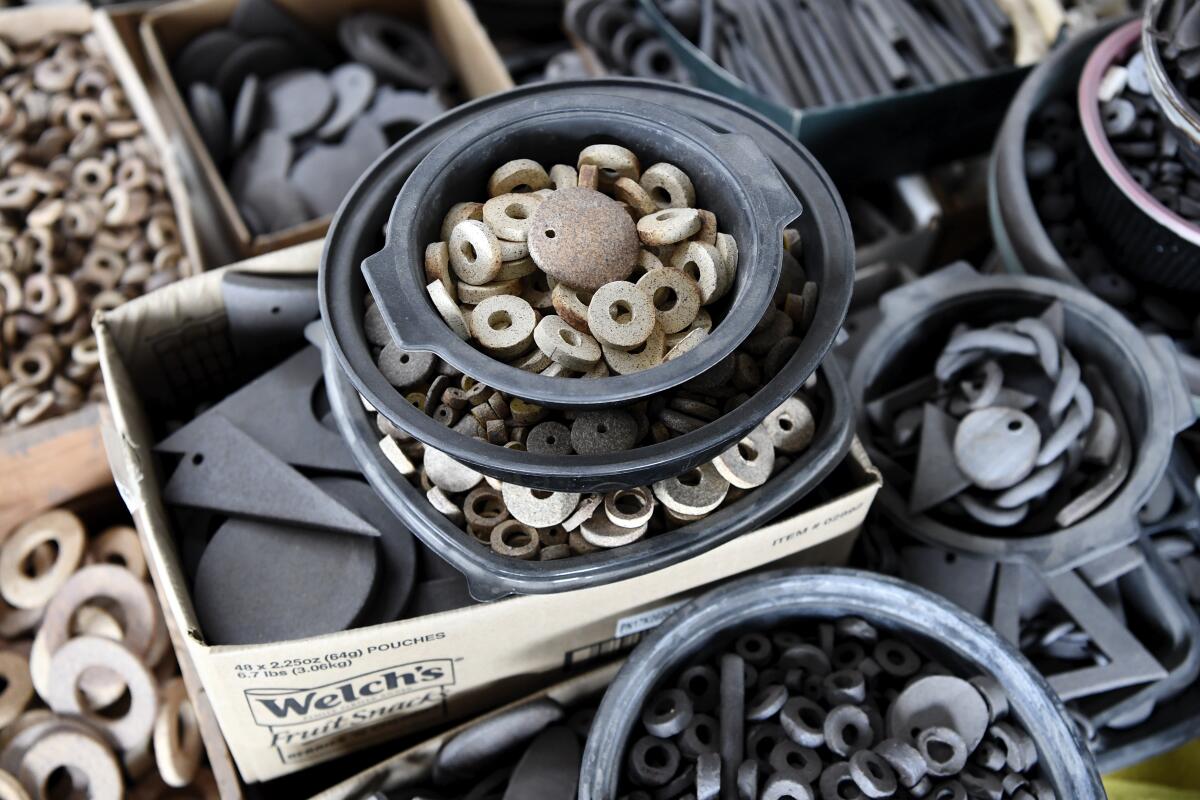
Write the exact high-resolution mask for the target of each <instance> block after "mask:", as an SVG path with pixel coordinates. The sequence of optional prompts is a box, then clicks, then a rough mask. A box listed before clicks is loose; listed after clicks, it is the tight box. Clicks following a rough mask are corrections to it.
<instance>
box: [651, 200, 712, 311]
mask: <svg viewBox="0 0 1200 800" xmlns="http://www.w3.org/2000/svg"><path fill="white" fill-rule="evenodd" d="M663 213H666V212H663ZM719 261H720V256H719V255H718V254H717V250H716V248H715V247H713V246H712V245H707V244H704V243H703V242H696V241H692V242H688V243H687V244H684V245H681V246H680V247H679V248H677V249H676V250H675V253H674V254H673V255H672V256H671V268H672V269H676V270H679V271H680V272H682V273H683V274H685V275H687V276H688V277H690V278H691V279H692V280H694V281H695V282H696V284H697V285H698V286H699V287H700V302H701V304H702V305H708V304H709V303H712V302H715V301H717V300H720V299H721V296H722V295H723V294H724V291H723V290H724V288H727V287H725V278H724V277H723V273H722V271H721V270H722V267H720V266H719Z"/></svg>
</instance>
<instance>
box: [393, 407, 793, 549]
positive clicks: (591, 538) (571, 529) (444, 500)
mask: <svg viewBox="0 0 1200 800" xmlns="http://www.w3.org/2000/svg"><path fill="white" fill-rule="evenodd" d="M493 396H494V397H498V396H499V395H493ZM805 398H806V394H804V393H798V394H797V395H796V396H794V397H791V398H789V399H788V400H787V401H786V402H784V403H783V405H781V406H780V407H779V408H778V409H776V410H775V411H774V412H772V413H771V414H770V415H769V416H768V417H767V419H766V420H764V421H763V422H762V423H760V424H759V425H758V426H757V427H756V428H754V429H753V430H752V431H751V432H750V433H749V434H748V435H747V436H745V437H744V438H743V439H741V440H740V441H739V442H738V443H737V444H735V445H733V446H732V447H730V448H729V449H728V450H726V451H725V452H723V453H721V454H720V455H719V456H718V457H717V458H715V459H713V460H712V461H711V462H708V463H706V464H703V465H702V466H700V467H697V468H694V469H691V470H688V471H686V472H684V473H683V474H681V475H678V476H675V477H672V478H666V479H663V480H660V481H656V482H655V483H654V484H653V485H651V486H639V487H635V488H632V489H620V490H617V491H612V492H607V493H580V492H546V491H540V490H537V489H531V488H529V487H526V486H520V485H518V484H515V483H505V482H502V481H499V480H497V479H495V478H491V477H488V476H485V475H483V474H481V473H479V472H477V471H475V470H474V469H472V468H470V467H468V466H466V465H464V464H461V463H459V462H457V461H455V460H453V459H452V458H450V457H448V456H446V455H445V454H443V453H441V452H439V451H437V450H435V449H433V448H431V447H421V446H420V445H419V444H417V443H415V442H413V441H412V440H409V439H407V437H405V439H406V442H405V443H404V444H401V443H398V442H397V440H396V439H395V438H393V437H391V436H385V437H384V439H383V440H382V442H381V447H382V448H383V451H384V453H385V454H386V455H387V457H388V459H389V460H390V461H391V463H392V464H393V465H394V466H395V467H396V469H397V470H399V471H400V473H401V474H403V475H405V476H407V477H409V478H410V479H411V480H413V481H414V482H416V483H417V484H418V485H419V486H420V487H421V489H422V490H423V491H424V492H425V496H426V499H428V500H429V502H430V503H431V504H432V505H433V507H434V508H436V509H437V510H438V511H439V512H441V513H442V514H444V515H445V516H446V517H447V518H448V519H450V520H451V521H453V522H454V523H456V524H458V525H460V526H462V527H463V528H464V530H465V531H466V532H467V533H468V534H470V535H471V536H472V537H473V538H474V539H475V540H476V541H478V542H480V543H481V544H483V545H484V546H486V547H489V548H491V550H492V551H493V552H495V553H497V554H499V555H503V556H508V557H511V558H518V559H522V560H539V561H553V560H557V559H560V558H567V557H570V556H575V555H585V554H587V553H593V552H596V551H598V550H608V549H612V548H615V547H620V546H622V545H628V544H632V543H634V542H637V541H640V540H641V539H643V538H644V537H646V536H648V535H653V534H655V533H660V532H664V531H667V530H670V529H672V528H676V527H679V526H682V525H686V524H688V523H691V522H695V521H696V520H700V519H704V518H705V517H706V516H708V515H709V514H711V513H712V512H714V511H716V510H717V509H719V508H720V507H722V506H724V505H726V504H727V503H731V502H733V501H735V500H737V499H739V498H740V497H742V495H743V494H744V493H745V492H746V491H749V490H752V489H755V488H757V487H759V486H762V485H763V484H764V483H766V482H767V481H768V480H769V479H770V478H771V477H772V476H773V475H775V474H777V473H778V472H779V471H780V470H782V469H783V468H784V467H786V466H787V465H788V464H789V463H790V462H791V459H792V458H794V457H795V456H797V455H798V454H800V453H802V452H804V451H805V450H806V449H807V448H808V446H809V444H810V443H811V441H812V438H813V434H814V432H815V430H816V421H815V419H814V416H813V411H812V408H811V405H812V402H813V401H812V400H811V399H808V400H806V399H805ZM588 413H597V412H588ZM598 413H599V414H600V415H601V416H603V415H606V414H609V415H611V414H619V415H625V416H626V417H628V418H629V419H631V420H632V419H633V418H632V416H630V415H628V412H624V411H613V412H598ZM581 419H583V420H585V421H584V424H583V425H581V426H579V428H580V429H582V430H585V431H587V432H590V433H591V434H592V435H597V433H600V435H602V432H603V429H604V427H605V426H604V424H603V423H599V422H597V421H596V418H590V419H589V418H588V417H587V415H585V414H580V415H579V416H578V417H577V421H579V420H581ZM380 420H381V422H382V417H381V418H380ZM553 425H555V426H557V427H554V428H551V429H549V430H551V432H550V433H545V432H538V435H541V436H545V437H546V438H550V439H553V438H555V437H561V438H563V439H564V440H566V439H569V440H571V441H578V440H579V439H580V438H581V437H583V436H586V435H587V434H586V433H581V434H578V435H576V434H575V429H574V428H573V429H572V430H567V429H566V428H565V427H563V426H561V425H559V424H558V423H553ZM381 427H389V426H386V425H385V424H384V425H381ZM559 428H562V430H561V431H560V430H559ZM392 430H394V429H392ZM534 432H537V429H536V428H535V429H534V431H531V435H532V434H533V433H534ZM409 454H412V457H411V458H410V455H409Z"/></svg>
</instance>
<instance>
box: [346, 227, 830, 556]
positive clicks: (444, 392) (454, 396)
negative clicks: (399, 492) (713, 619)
mask: <svg viewBox="0 0 1200 800" xmlns="http://www.w3.org/2000/svg"><path fill="white" fill-rule="evenodd" d="M784 239H785V243H786V244H787V245H788V248H787V249H786V251H785V253H784V256H783V261H784V271H785V273H786V274H787V275H788V276H789V281H790V282H789V285H798V286H800V287H801V291H800V292H787V291H785V290H780V291H778V292H777V293H776V298H775V302H774V304H773V305H772V306H771V307H770V308H768V310H767V313H766V314H764V315H763V318H762V320H761V321H760V322H759V324H758V325H757V326H756V327H755V328H754V329H753V331H752V332H751V335H750V336H749V337H747V338H746V339H745V340H744V341H743V342H742V343H741V344H740V345H739V346H738V349H737V350H736V351H735V353H734V354H733V356H732V357H731V358H729V359H726V360H725V361H724V362H723V363H724V365H725V367H727V369H717V370H713V371H712V373H713V374H706V375H702V376H700V377H698V378H696V379H693V380H692V381H689V382H688V383H687V384H685V385H683V386H681V387H679V388H677V389H673V390H671V391H668V392H665V393H663V394H662V395H658V396H655V397H651V398H649V399H648V400H645V401H641V402H638V403H635V404H633V405H631V406H627V407H623V408H606V409H598V410H572V409H552V408H546V407H543V406H540V405H537V404H534V403H530V402H528V401H525V400H522V399H521V398H517V397H512V396H509V395H506V394H503V393H501V392H497V391H495V390H493V389H491V388H490V387H488V386H486V385H484V384H482V383H479V382H478V381H476V380H474V379H473V378H471V377H470V376H467V375H463V374H461V373H459V372H458V371H457V370H455V369H454V368H452V367H451V366H449V365H448V364H445V363H443V362H441V361H440V360H439V359H438V358H436V357H435V356H433V355H432V354H430V353H427V352H422V351H410V350H403V349H401V348H400V347H398V346H397V345H396V344H395V343H394V342H393V341H392V339H391V337H390V335H389V333H388V330H387V327H386V325H385V324H384V323H383V319H382V317H381V316H380V314H379V312H378V310H377V309H375V307H374V305H371V304H369V305H368V309H367V313H366V317H365V320H364V329H365V332H366V336H367V339H368V341H369V342H370V344H371V345H372V348H373V350H374V353H375V357H376V361H377V363H378V364H379V367H380V370H381V371H382V373H383V374H384V376H385V377H386V378H387V379H388V381H389V382H391V383H392V384H393V385H394V386H396V388H398V389H400V390H401V391H404V392H406V398H407V399H408V401H409V402H411V403H413V404H414V405H415V406H417V407H418V408H421V409H422V410H424V411H425V413H426V414H428V415H430V416H432V417H433V418H434V419H436V420H437V421H438V422H441V423H442V424H444V425H446V426H447V427H448V428H450V430H452V431H454V432H455V433H457V434H460V435H463V436H469V437H473V438H479V439H484V440H486V441H488V442H490V443H492V444H494V445H497V446H501V447H506V448H515V449H521V450H528V451H530V452H537V453H545V454H551V455H560V456H563V457H570V456H572V455H595V454H603V453H614V452H620V451H626V450H632V449H634V448H636V447H639V446H642V445H645V444H650V443H654V442H664V441H667V440H668V439H670V438H673V437H675V436H681V435H684V434H687V433H690V432H692V431H695V430H697V429H699V428H700V427H702V426H704V425H708V424H716V423H718V421H719V419H720V418H721V417H722V416H723V415H724V414H726V413H729V412H730V411H732V410H733V409H735V408H737V407H739V406H740V405H741V404H742V403H744V402H745V401H746V400H748V399H749V398H750V397H751V396H752V395H753V394H754V393H755V392H757V391H758V390H759V389H761V388H762V387H763V386H765V385H766V384H767V383H768V382H769V381H770V380H771V379H772V378H773V377H774V376H775V375H776V374H777V373H778V372H779V371H780V370H781V369H782V368H783V366H784V365H785V364H786V362H787V360H788V359H789V358H791V356H792V354H794V353H795V352H796V349H797V347H798V346H799V345H800V342H801V337H803V335H804V333H805V331H806V330H807V329H808V326H809V325H810V324H811V323H812V317H813V314H814V313H815V309H816V303H817V286H816V284H815V283H813V282H811V281H808V280H806V278H805V275H804V270H803V268H802V267H801V266H800V264H799V263H798V262H797V260H796V258H795V257H793V255H792V254H793V253H795V254H797V255H798V256H799V255H802V254H803V252H802V247H801V242H800V239H799V236H798V235H797V234H796V232H795V231H794V230H791V229H788V230H786V231H785V236H784ZM658 271H663V272H666V271H671V270H670V268H669V267H666V266H664V267H662V268H661V269H659V270H658ZM368 303H370V297H369V295H368ZM815 381H816V378H815V376H814V377H813V378H810V380H809V382H808V383H806V385H805V387H803V388H801V389H799V390H798V391H797V392H796V393H795V394H794V395H793V396H792V397H790V398H788V399H787V400H786V401H785V402H784V403H783V404H782V405H780V406H779V407H778V408H777V409H775V410H774V411H773V412H772V413H771V414H769V415H768V416H767V417H766V419H764V420H763V422H762V423H760V424H759V425H758V426H757V427H756V428H754V429H753V430H752V431H751V432H750V433H749V434H747V436H746V437H744V438H743V439H742V440H740V441H739V442H737V443H736V444H734V445H733V446H731V447H730V448H729V449H728V450H726V451H725V452H723V453H722V454H720V455H719V456H718V457H717V458H716V459H714V460H712V461H711V462H709V463H706V464H704V465H702V466H700V467H698V468H696V469H693V470H689V471H687V472H685V473H684V474H682V475H679V476H675V477H672V478H668V479H664V480H661V481H658V482H656V483H654V484H653V485H650V486H641V487H635V488H632V489H627V490H622V491H615V492H608V493H588V492H579V493H574V492H541V491H537V490H533V489H529V488H527V487H523V486H518V485H516V484H512V483H504V482H501V481H499V480H496V479H495V478H491V477H488V476H485V475H483V474H482V473H480V472H478V471H476V470H474V469H472V468H471V467H468V466H466V465H464V464H461V463H459V462H457V461H455V460H454V459H452V458H450V457H448V456H446V455H445V454H443V453H441V452H440V451H438V450H436V449H434V448H432V447H426V446H423V445H422V444H421V443H420V442H418V441H417V440H416V439H414V438H413V437H412V436H410V435H409V434H408V433H406V432H405V431H404V430H402V429H400V428H398V427H396V426H395V425H393V424H392V423H391V422H389V421H388V420H387V418H386V417H384V416H383V415H382V414H377V415H376V423H377V426H378V428H379V431H380V433H381V434H383V438H382V439H381V442H380V446H381V448H382V450H383V452H384V454H385V455H386V456H387V458H388V459H389V461H390V462H391V463H392V465H393V466H394V467H395V468H396V469H397V470H398V471H399V472H400V473H401V474H402V475H404V476H406V477H407V478H408V479H409V480H411V481H412V482H413V483H415V484H416V485H418V486H420V487H421V489H422V491H424V492H425V495H426V498H427V499H428V501H429V502H430V503H431V504H432V505H433V506H434V508H436V509H437V510H438V511H439V512H441V513H442V514H443V515H445V516H446V517H447V518H448V519H450V520H452V521H453V522H454V523H455V524H457V525H459V526H460V527H462V529H463V530H464V531H465V532H467V533H468V534H469V535H471V536H472V537H473V538H474V539H475V540H477V541H479V542H480V543H481V544H483V545H484V546H486V547H489V548H491V549H492V550H493V551H494V552H496V553H499V554H502V555H506V556H511V557H514V558H520V559H526V560H532V559H536V560H554V559H558V558H565V557H568V556H572V555H582V554H585V553H590V552H595V551H597V550H600V549H609V548H614V547H619V546H621V545H626V544H631V543H633V542H636V541H639V540H641V539H642V538H644V537H646V536H650V535H653V534H655V533H659V532H665V531H668V530H671V529H673V528H675V527H678V526H681V525H685V524H687V523H689V522H694V521H696V520H699V519H703V518H705V517H706V516H708V515H709V514H711V513H713V512H714V511H716V510H718V509H720V508H721V507H723V506H725V505H727V504H729V503H732V502H734V501H735V500H737V499H738V498H740V497H741V496H742V495H743V494H744V493H745V492H747V491H750V490H753V489H755V488H757V487H759V486H761V485H763V484H764V483H766V482H767V481H768V480H769V479H770V478H771V477H772V476H774V475H776V474H778V473H779V472H780V471H781V470H783V469H784V468H785V467H787V466H788V464H790V463H791V461H792V460H793V459H795V458H796V457H797V456H799V455H800V454H802V453H804V452H805V451H806V450H807V449H808V447H809V444H810V443H811V442H812V440H813V437H814V434H815V432H816V429H817V427H818V424H819V421H820V414H821V405H820V402H819V401H818V399H817V395H816V393H815V392H813V391H812V390H813V388H814V387H815V385H816V384H815ZM369 410H370V409H369Z"/></svg>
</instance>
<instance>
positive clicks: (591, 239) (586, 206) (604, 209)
mask: <svg viewBox="0 0 1200 800" xmlns="http://www.w3.org/2000/svg"><path fill="white" fill-rule="evenodd" d="M527 242H528V245H529V255H530V256H531V257H532V258H533V260H534V262H535V263H536V264H537V265H538V267H540V268H541V270H542V271H543V272H545V273H546V274H547V275H549V276H550V277H552V278H554V279H555V280H559V281H562V282H563V283H565V284H568V285H569V286H574V287H576V288H579V289H589V290H592V291H595V290H596V289H599V288H600V287H601V286H603V285H604V284H606V283H611V282H613V281H623V280H625V279H626V278H628V277H629V275H630V273H632V272H633V268H634V266H635V265H636V264H637V260H638V253H639V252H640V250H641V244H640V243H639V241H638V233H637V228H636V227H635V226H634V224H633V220H632V219H630V218H629V214H627V213H626V212H625V209H624V208H622V207H621V204H620V203H618V202H616V201H615V200H613V199H612V198H610V197H608V196H606V195H604V194H601V193H600V192H598V191H596V190H595V189H588V188H584V187H574V188H566V189H559V190H557V191H555V192H554V193H553V194H551V195H550V196H549V197H548V198H547V199H546V200H545V201H543V202H542V203H540V204H539V205H538V207H537V209H536V210H535V211H534V212H533V215H532V217H531V218H530V221H529V227H528V237H527Z"/></svg>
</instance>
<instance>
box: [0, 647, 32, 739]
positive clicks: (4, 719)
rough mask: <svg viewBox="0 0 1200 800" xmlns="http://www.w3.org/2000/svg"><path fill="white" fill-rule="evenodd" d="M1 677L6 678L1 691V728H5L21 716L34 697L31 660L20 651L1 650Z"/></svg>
mask: <svg viewBox="0 0 1200 800" xmlns="http://www.w3.org/2000/svg"><path fill="white" fill-rule="evenodd" d="M0 678H2V679H3V680H4V690H3V691H0V728H3V727H5V726H7V725H8V723H10V722H12V721H13V720H14V719H16V718H17V717H19V716H20V715H21V712H22V711H24V710H25V706H27V705H29V701H30V700H31V699H33V681H32V680H31V679H30V677H29V662H27V661H26V660H25V657H24V656H22V655H21V654H20V653H17V652H14V651H11V650H5V651H0Z"/></svg>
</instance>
